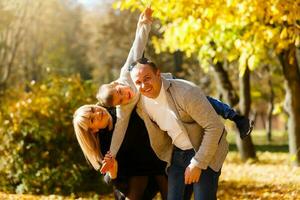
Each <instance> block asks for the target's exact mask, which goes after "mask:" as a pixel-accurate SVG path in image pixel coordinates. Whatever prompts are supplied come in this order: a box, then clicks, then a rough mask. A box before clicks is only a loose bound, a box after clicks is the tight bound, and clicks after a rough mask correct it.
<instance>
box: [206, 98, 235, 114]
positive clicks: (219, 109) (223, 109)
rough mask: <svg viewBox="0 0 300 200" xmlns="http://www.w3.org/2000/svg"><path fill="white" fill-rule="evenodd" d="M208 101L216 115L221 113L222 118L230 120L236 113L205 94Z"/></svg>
mask: <svg viewBox="0 0 300 200" xmlns="http://www.w3.org/2000/svg"><path fill="white" fill-rule="evenodd" d="M207 99H208V101H209V103H210V104H211V105H212V106H213V108H214V109H215V111H216V112H217V114H218V115H221V116H222V117H223V118H224V119H230V120H232V119H233V117H234V116H236V115H237V113H236V112H235V111H234V110H233V109H232V108H231V107H230V106H229V105H227V104H225V103H223V102H221V101H219V100H217V99H214V98H212V97H209V96H207Z"/></svg>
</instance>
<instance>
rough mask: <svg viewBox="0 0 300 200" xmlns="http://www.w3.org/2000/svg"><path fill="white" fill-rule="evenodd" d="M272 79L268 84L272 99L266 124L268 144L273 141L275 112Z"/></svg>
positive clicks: (270, 98)
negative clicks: (273, 117)
mask: <svg viewBox="0 0 300 200" xmlns="http://www.w3.org/2000/svg"><path fill="white" fill-rule="evenodd" d="M271 78H272V77H271V76H270V78H269V81H268V84H269V87H270V97H269V102H268V104H269V105H268V112H267V122H266V131H267V140H268V142H271V141H272V116H273V110H274V90H273V84H272V79H271Z"/></svg>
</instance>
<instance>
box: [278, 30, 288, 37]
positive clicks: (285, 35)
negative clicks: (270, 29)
mask: <svg viewBox="0 0 300 200" xmlns="http://www.w3.org/2000/svg"><path fill="white" fill-rule="evenodd" d="M287 36H288V33H287V29H286V28H283V30H282V31H281V33H280V39H284V38H286V37H287Z"/></svg>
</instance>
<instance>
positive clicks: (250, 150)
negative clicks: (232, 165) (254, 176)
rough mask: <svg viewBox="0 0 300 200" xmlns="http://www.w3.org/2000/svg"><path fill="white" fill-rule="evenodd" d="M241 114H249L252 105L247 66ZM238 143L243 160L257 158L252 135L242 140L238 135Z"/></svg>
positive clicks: (243, 84) (241, 96)
mask: <svg viewBox="0 0 300 200" xmlns="http://www.w3.org/2000/svg"><path fill="white" fill-rule="evenodd" d="M239 106H240V110H241V114H243V115H245V116H249V113H250V107H251V94H250V70H249V68H248V67H247V68H246V70H245V73H244V75H243V76H242V77H241V78H240V102H239ZM236 144H237V147H238V149H239V152H240V155H241V159H242V160H243V161H245V160H247V159H249V158H254V159H255V158H256V153H255V149H254V145H253V142H252V138H251V137H246V138H245V139H244V140H241V139H240V137H239V135H236Z"/></svg>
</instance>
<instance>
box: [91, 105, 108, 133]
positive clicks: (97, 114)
mask: <svg viewBox="0 0 300 200" xmlns="http://www.w3.org/2000/svg"><path fill="white" fill-rule="evenodd" d="M88 120H89V122H88V123H89V125H88V126H89V129H90V130H91V132H92V133H96V132H98V131H99V130H100V129H104V128H106V127H108V126H109V124H110V123H112V118H111V115H110V114H109V113H108V111H107V110H106V109H105V108H103V107H100V106H96V105H95V106H92V107H91V108H90V112H89V117H88Z"/></svg>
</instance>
